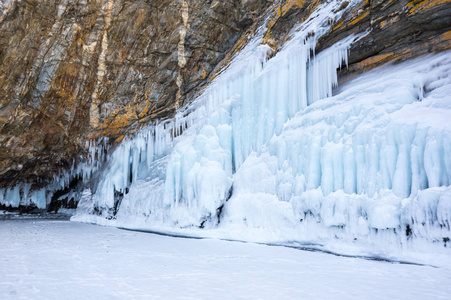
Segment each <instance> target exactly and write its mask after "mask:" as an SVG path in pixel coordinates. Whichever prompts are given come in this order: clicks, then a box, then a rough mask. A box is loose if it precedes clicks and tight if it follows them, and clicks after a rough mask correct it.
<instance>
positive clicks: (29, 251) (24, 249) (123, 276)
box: [0, 219, 451, 299]
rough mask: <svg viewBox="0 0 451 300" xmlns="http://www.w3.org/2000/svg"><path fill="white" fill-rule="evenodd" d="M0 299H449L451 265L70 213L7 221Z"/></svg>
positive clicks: (1, 232) (0, 230)
mask: <svg viewBox="0 0 451 300" xmlns="http://www.w3.org/2000/svg"><path fill="white" fill-rule="evenodd" d="M0 240H1V244H2V246H1V247H0V299H158V298H165V299H213V298H215V299H239V298H253V299H274V298H276V297H277V298H280V299H318V298H321V299H325V298H327V299H426V298H430V299H449V296H450V294H451V269H450V268H448V267H446V266H441V267H431V266H418V265H408V264H398V263H387V262H378V261H369V260H363V259H358V258H349V257H339V256H334V255H330V254H325V253H319V252H308V251H300V250H296V249H290V248H285V247H275V246H266V245H258V244H252V243H240V242H229V241H222V240H214V239H187V238H175V237H169V236H161V235H156V234H149V233H143V232H134V231H126V230H120V229H117V228H112V227H101V226H97V225H90V224H81V223H75V222H69V221H64V220H42V219H41V220H39V219H36V220H33V219H29V220H3V221H0Z"/></svg>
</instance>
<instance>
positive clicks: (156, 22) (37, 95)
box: [0, 0, 269, 186]
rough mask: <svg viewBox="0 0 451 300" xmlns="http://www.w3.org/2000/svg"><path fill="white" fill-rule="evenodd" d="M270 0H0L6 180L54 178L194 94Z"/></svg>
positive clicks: (0, 139)
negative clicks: (94, 147)
mask: <svg viewBox="0 0 451 300" xmlns="http://www.w3.org/2000/svg"><path fill="white" fill-rule="evenodd" d="M268 4H269V2H268V1H262V0H251V1H171V0H169V1H168V0H162V1H122V0H109V1H107V0H101V1H69V0H61V1H58V0H57V1H54V0H39V1H3V3H2V9H1V11H0V12H1V13H2V15H1V17H0V61H1V66H0V99H1V104H0V186H5V185H14V184H15V183H16V182H22V181H31V182H33V181H36V180H37V179H38V178H41V179H43V182H46V181H48V180H50V179H51V178H52V177H53V175H55V174H58V172H59V171H61V170H65V169H67V168H70V166H71V165H72V164H73V162H74V161H76V160H78V159H79V158H80V155H82V156H83V154H84V152H83V149H84V146H85V144H86V141H87V140H88V139H90V138H96V137H99V136H107V137H109V138H110V139H111V140H112V141H114V140H116V139H117V138H121V136H123V135H124V134H130V133H132V132H133V131H134V130H135V129H136V128H138V127H139V126H140V125H142V124H147V123H149V122H150V121H151V120H156V119H159V118H164V117H167V116H170V115H171V114H173V113H174V111H175V110H176V108H177V107H179V106H180V105H182V104H183V102H184V101H185V100H186V99H190V98H191V97H192V95H193V94H194V93H196V91H197V90H198V89H199V87H201V86H202V84H203V83H205V82H206V78H207V77H208V75H209V74H210V73H211V71H212V70H213V68H214V67H215V66H216V64H217V63H218V62H220V61H221V60H222V59H223V58H224V56H225V54H226V53H227V51H228V50H229V48H230V47H231V46H233V44H234V43H235V41H236V40H237V39H238V38H239V37H240V35H241V33H242V32H243V31H245V30H246V28H247V27H249V26H250V25H252V23H253V19H254V18H255V17H256V16H258V15H260V14H261V12H262V10H263V9H264V8H265V6H267V5H268Z"/></svg>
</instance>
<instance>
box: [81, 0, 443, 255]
mask: <svg viewBox="0 0 451 300" xmlns="http://www.w3.org/2000/svg"><path fill="white" fill-rule="evenodd" d="M341 2H342V1H329V2H328V3H325V4H323V5H321V6H319V7H318V9H317V10H316V11H315V13H314V14H312V16H311V17H310V18H309V19H308V20H306V21H305V22H304V23H302V24H301V25H299V26H298V27H297V28H296V29H295V30H293V32H294V33H293V36H292V38H291V40H290V41H289V42H287V43H286V44H285V46H284V48H283V49H281V51H280V52H279V53H277V54H276V55H275V56H274V57H272V58H271V59H270V60H268V57H269V54H270V52H271V51H272V50H271V49H270V48H269V47H268V46H265V45H260V41H261V38H262V36H263V33H264V31H265V29H264V28H262V29H261V30H260V31H259V32H258V33H257V34H256V35H255V36H254V37H253V38H252V39H251V40H250V41H249V42H248V44H247V46H246V47H245V48H244V50H243V51H242V52H241V53H240V54H239V55H238V56H237V57H235V59H234V61H233V62H232V64H231V65H230V66H229V67H228V68H227V69H226V70H224V71H223V73H222V74H221V75H220V76H219V77H218V78H216V79H215V80H214V82H212V84H211V85H210V86H209V87H208V88H207V89H206V90H205V91H204V93H203V94H202V95H201V96H200V97H199V98H198V99H197V100H195V101H194V102H193V103H192V104H191V105H189V106H187V107H185V108H183V109H181V110H180V111H179V113H178V114H177V116H176V117H175V118H174V119H171V120H166V121H162V122H159V123H156V124H153V125H151V126H149V127H148V128H145V129H143V130H142V131H141V132H139V133H138V134H137V135H136V136H135V137H132V138H129V139H127V140H125V141H124V142H123V143H122V144H121V145H120V146H119V147H118V148H117V149H116V150H115V151H114V153H113V154H112V156H111V158H110V159H109V161H108V165H107V168H106V170H105V171H104V172H102V173H101V174H100V177H99V178H96V182H97V183H96V184H94V185H93V186H92V188H91V189H89V190H88V189H87V190H86V191H85V192H84V194H83V197H82V200H81V202H80V209H79V212H78V215H77V216H76V217H75V218H74V220H81V221H88V222H100V223H105V222H106V221H105V219H112V220H111V221H110V223H107V224H113V225H118V224H120V225H121V226H128V227H134V226H136V224H137V222H138V220H139V222H140V224H141V225H140V226H144V227H147V228H161V227H164V228H172V229H173V230H180V229H185V230H188V229H189V230H192V229H193V228H199V227H200V228H204V230H203V231H202V232H205V230H206V229H208V228H210V229H211V230H212V231H215V232H216V233H210V235H213V236H215V235H217V236H223V237H228V238H237V239H246V240H258V241H275V240H277V241H283V240H284V241H288V240H297V241H302V242H311V243H315V244H327V243H329V242H330V241H334V240H340V241H345V242H347V243H353V244H355V243H358V244H362V245H369V244H372V245H373V244H377V245H380V246H381V247H386V246H387V245H393V246H394V247H399V246H400V245H408V244H409V243H411V242H412V241H425V242H426V243H431V244H434V243H435V244H437V245H440V246H441V247H442V246H443V244H444V245H445V246H446V244H447V240H446V238H447V237H448V236H449V235H450V233H449V230H450V228H449V216H450V215H451V205H450V202H451V199H450V195H451V188H450V187H449V186H450V181H451V154H450V153H451V129H450V126H449V125H448V124H450V123H449V120H450V118H451V104H450V103H451V99H450V96H449V95H451V81H450V80H451V79H450V76H449V74H450V73H451V72H450V71H451V59H450V52H447V53H444V54H441V55H436V56H430V57H426V58H423V59H422V60H417V61H413V62H411V63H404V64H402V65H399V66H397V67H393V66H386V67H383V68H381V69H380V70H377V71H373V72H370V73H368V74H367V75H364V76H361V77H359V78H357V79H355V80H353V81H351V82H349V83H347V84H346V85H345V86H343V87H341V88H340V89H335V90H334V88H336V87H337V68H340V67H346V64H347V53H348V48H349V46H350V45H351V44H352V43H353V42H354V41H355V40H356V39H359V38H360V37H361V35H357V36H350V37H348V38H346V39H344V40H342V41H340V42H339V43H337V44H335V45H333V46H332V47H330V48H329V49H326V50H324V51H322V52H321V53H319V54H317V55H316V54H313V55H312V53H314V50H315V49H314V47H315V45H316V39H317V38H319V37H320V36H321V35H322V34H324V32H326V31H327V30H329V26H330V25H329V24H330V22H329V20H330V19H331V18H338V17H339V15H336V14H335V13H334V11H336V10H337V8H338V7H339V6H340V4H341ZM354 2H355V1H351V3H350V6H349V8H351V7H352V5H353V4H354ZM349 8H348V9H349ZM340 13H346V10H344V11H341V12H339V13H338V14H340ZM312 33H314V34H312ZM363 34H364V33H363ZM143 224H144V225H143ZM194 234H199V233H194ZM448 240H449V239H448Z"/></svg>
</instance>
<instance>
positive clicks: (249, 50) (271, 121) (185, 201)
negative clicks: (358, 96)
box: [93, 1, 360, 226]
mask: <svg viewBox="0 0 451 300" xmlns="http://www.w3.org/2000/svg"><path fill="white" fill-rule="evenodd" d="M340 3H341V2H340V1H332V2H330V3H329V4H327V5H322V6H320V7H319V9H318V10H317V11H316V12H315V13H314V14H313V15H312V16H311V18H310V19H309V20H307V21H306V22H304V23H303V24H301V25H300V26H299V28H297V32H296V33H295V34H294V35H293V38H292V40H291V42H290V43H288V44H287V45H286V46H285V48H284V50H283V51H282V52H281V53H279V54H277V55H276V56H275V57H274V58H273V59H271V60H270V61H267V58H268V57H269V55H270V53H271V51H272V50H271V48H270V47H268V46H266V45H260V41H261V39H262V36H263V33H264V31H265V29H264V28H261V29H260V31H259V33H257V34H256V36H255V37H254V38H253V39H252V40H250V41H249V42H248V45H247V46H246V47H245V49H244V50H243V51H242V52H241V53H240V54H239V55H238V56H237V57H236V58H235V59H234V61H233V63H232V64H231V66H229V67H228V68H227V70H225V71H224V72H223V73H222V74H221V75H220V76H219V77H218V78H217V79H216V80H215V82H213V83H212V84H211V85H210V86H209V88H208V89H207V90H206V91H205V92H204V93H203V95H201V96H200V97H199V99H197V100H196V101H194V103H193V104H191V105H189V106H188V107H186V108H184V109H182V110H181V111H180V112H179V113H178V114H177V116H176V117H175V118H174V119H172V120H167V121H164V122H163V123H157V124H154V125H152V126H149V127H148V128H146V129H144V130H142V131H141V132H140V133H138V135H137V136H136V137H134V138H132V139H129V140H127V141H125V142H123V143H122V145H120V147H119V149H117V150H116V151H115V153H114V154H113V155H112V159H111V161H110V164H109V170H108V172H105V174H104V176H103V177H102V178H101V180H100V183H99V185H98V186H96V187H95V188H94V189H93V203H94V204H93V205H94V208H93V209H94V210H95V211H96V212H97V213H100V214H101V215H111V214H116V213H117V207H118V206H119V202H120V211H119V213H120V214H121V213H123V212H124V211H127V212H129V213H133V212H136V210H137V207H138V208H139V209H138V211H139V212H140V213H142V214H144V215H145V216H147V217H149V218H151V219H154V218H156V219H157V220H158V221H159V222H169V223H173V224H179V225H181V226H191V225H193V224H204V222H206V221H212V222H213V223H215V220H216V222H217V221H218V217H219V214H220V212H221V207H222V206H223V205H224V203H225V202H226V200H227V199H228V198H229V197H230V196H231V193H232V177H233V173H234V172H235V171H236V170H237V169H238V168H239V167H240V166H241V164H242V163H243V161H244V160H245V159H246V157H248V156H249V155H250V153H251V152H252V151H261V150H262V149H263V147H265V145H267V143H268V142H269V140H270V139H271V137H272V136H273V135H274V134H280V133H281V131H282V128H283V126H284V124H285V122H286V121H287V120H288V119H289V118H291V117H293V116H294V115H295V114H296V113H297V112H298V111H299V110H301V109H304V108H305V107H307V105H308V104H311V103H314V102H315V101H317V100H319V99H321V98H324V97H327V96H331V95H332V88H333V87H335V86H336V85H337V74H336V69H337V68H340V67H341V66H345V65H346V63H347V50H348V48H349V46H350V44H351V43H352V42H353V41H355V40H356V39H358V38H359V37H360V36H351V37H349V38H347V39H345V40H343V41H341V42H340V43H338V44H336V45H334V46H333V47H331V48H330V49H328V50H327V51H324V52H323V53H321V54H320V55H318V56H314V55H313V56H312V54H311V53H313V52H314V47H315V45H316V39H317V38H318V37H320V36H321V34H323V33H324V32H325V31H326V30H327V29H328V27H329V26H330V25H329V20H330V18H332V17H338V16H337V15H334V13H333V12H332V11H333V10H334V9H336V8H337V6H339V4H340ZM312 32H315V34H312ZM182 133H183V134H182ZM181 134H182V135H181ZM180 135H181V136H180ZM137 182H140V183H139V184H136V183H137ZM144 182H146V183H144ZM149 182H152V184H149ZM142 186H146V187H148V188H149V189H148V192H147V193H146V192H144V191H143V190H141V187H142ZM138 190H139V191H138ZM150 191H151V192H150ZM149 194H151V195H149Z"/></svg>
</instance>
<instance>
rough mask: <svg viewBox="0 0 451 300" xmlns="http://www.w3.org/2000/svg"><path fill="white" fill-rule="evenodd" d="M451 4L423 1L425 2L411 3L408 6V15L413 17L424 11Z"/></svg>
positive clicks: (449, 0) (439, 0) (448, 0)
mask: <svg viewBox="0 0 451 300" xmlns="http://www.w3.org/2000/svg"><path fill="white" fill-rule="evenodd" d="M446 3H451V0H423V1H418V0H417V1H411V2H409V3H408V4H407V5H406V6H407V8H408V9H409V12H408V14H409V15H413V14H416V13H419V12H422V11H424V10H427V9H430V8H433V7H435V6H437V5H441V4H446Z"/></svg>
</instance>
